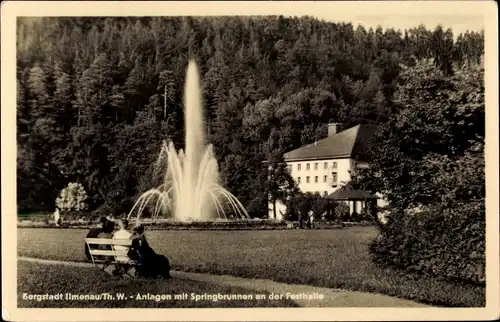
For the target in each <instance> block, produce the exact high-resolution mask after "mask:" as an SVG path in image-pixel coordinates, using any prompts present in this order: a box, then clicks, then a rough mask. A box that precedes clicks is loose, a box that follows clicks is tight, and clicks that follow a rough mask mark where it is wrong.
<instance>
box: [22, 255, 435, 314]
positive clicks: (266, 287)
mask: <svg viewBox="0 0 500 322" xmlns="http://www.w3.org/2000/svg"><path fill="white" fill-rule="evenodd" d="M18 260H21V261H27V262H36V263H39V264H48V265H66V266H73V267H92V264H91V263H84V262H66V261H55V260H47V259H39V258H32V257H21V256H20V257H18ZM171 275H172V277H174V278H179V279H186V280H192V281H201V282H208V283H213V284H219V285H226V286H231V287H241V288H245V289H249V290H252V291H253V292H268V293H274V294H275V295H276V296H282V297H283V298H287V296H288V299H291V300H293V301H294V302H296V303H297V304H299V305H300V306H303V307H430V306H428V305H425V304H421V303H417V302H414V301H410V300H403V299H399V298H395V297H391V296H387V295H382V294H375V293H365V292H353V291H346V290H340V289H331V288H324V287H315V286H309V285H296V284H285V283H278V282H274V281H271V280H267V279H249V278H242V277H234V276H229V275H212V274H200V273H188V272H179V271H172V272H171Z"/></svg>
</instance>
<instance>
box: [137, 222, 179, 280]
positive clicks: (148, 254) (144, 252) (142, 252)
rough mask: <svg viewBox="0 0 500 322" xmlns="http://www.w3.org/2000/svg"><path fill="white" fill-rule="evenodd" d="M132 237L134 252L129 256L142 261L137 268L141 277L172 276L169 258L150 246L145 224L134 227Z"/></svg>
mask: <svg viewBox="0 0 500 322" xmlns="http://www.w3.org/2000/svg"><path fill="white" fill-rule="evenodd" d="M131 238H132V247H131V250H132V252H131V253H130V254H129V256H130V257H131V258H132V259H135V260H138V261H139V262H140V263H141V265H140V266H139V267H137V268H136V270H137V275H138V276H141V277H152V278H156V277H158V276H162V277H164V278H170V262H169V260H168V258H167V257H166V256H163V255H160V254H157V253H156V252H155V251H154V250H153V249H152V248H151V246H149V243H148V241H147V240H146V236H144V226H143V225H138V226H136V227H135V228H134V231H133V233H132V237H131ZM134 257H135V258H134Z"/></svg>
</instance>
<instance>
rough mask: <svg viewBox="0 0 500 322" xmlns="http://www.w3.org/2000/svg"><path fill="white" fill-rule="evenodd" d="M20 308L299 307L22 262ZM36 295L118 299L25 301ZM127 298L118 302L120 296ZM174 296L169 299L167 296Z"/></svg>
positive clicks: (210, 287) (176, 282)
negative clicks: (147, 296)
mask: <svg viewBox="0 0 500 322" xmlns="http://www.w3.org/2000/svg"><path fill="white" fill-rule="evenodd" d="M17 291H18V306H19V307H37V308H42V307H44V308H47V307H52V308H70V307H72V308H76V307H79V308H84V307H91V308H141V307H145V308H146V307H147V308H167V307H177V308H182V307H185V308H193V307H202V308H206V307H222V308H225V307H297V306H298V305H297V304H295V303H294V302H292V301H288V300H267V299H266V300H256V299H254V300H218V301H214V300H203V299H200V300H198V301H194V300H190V294H191V293H194V294H196V295H198V296H202V295H203V294H217V293H220V294H224V295H229V294H240V295H241V294H247V295H252V296H253V297H254V298H255V296H256V295H255V292H252V291H249V290H245V289H239V288H229V287H223V286H218V285H214V284H208V283H202V282H193V281H186V280H180V279H175V278H173V279H168V280H163V279H162V280H147V279H140V278H137V279H119V278H112V277H110V276H109V275H108V274H107V273H104V272H101V271H98V270H96V269H95V268H82V267H67V266H60V265H43V264H36V263H28V262H22V261H21V262H19V263H18V286H17ZM23 293H25V296H27V295H33V294H39V295H43V294H52V295H54V294H62V298H63V299H64V298H65V297H66V294H67V293H71V294H73V295H78V296H82V295H87V296H90V295H96V294H101V293H106V294H109V295H111V296H114V297H115V299H113V300H111V299H109V298H106V299H101V300H57V299H53V300H41V301H37V300H33V299H31V300H30V299H23ZM148 293H149V294H154V295H164V298H163V299H161V298H160V299H158V300H155V299H138V298H137V294H141V296H142V295H145V294H148ZM183 293H187V294H188V297H187V299H175V294H183ZM117 294H123V295H124V296H127V297H128V298H127V299H122V300H116V299H117V298H118V297H119V296H120V295H117ZM168 295H170V296H171V298H170V299H169V298H168V297H167V296H168Z"/></svg>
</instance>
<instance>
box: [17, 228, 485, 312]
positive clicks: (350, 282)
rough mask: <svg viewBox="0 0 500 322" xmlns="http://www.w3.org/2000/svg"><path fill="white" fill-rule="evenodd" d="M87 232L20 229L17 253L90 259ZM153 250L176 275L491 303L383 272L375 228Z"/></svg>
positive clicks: (218, 236)
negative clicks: (372, 249)
mask: <svg viewBox="0 0 500 322" xmlns="http://www.w3.org/2000/svg"><path fill="white" fill-rule="evenodd" d="M85 234H86V231H85V230H78V229H67V230H66V229H31V228H20V229H18V254H19V255H21V256H32V257H40V258H47V259H58V260H71V261H78V260H84V257H83V256H84V255H83V249H84V248H83V247H84V246H83V239H84V236H85ZM147 236H148V239H149V241H150V243H151V245H152V246H153V247H154V248H155V249H156V250H157V252H159V253H161V254H164V255H167V256H168V257H169V259H170V261H171V263H172V267H173V269H176V270H183V271H190V272H205V273H214V274H229V275H234V276H241V277H250V278H268V279H272V280H275V281H278V282H288V283H297V284H310V285H315V286H322V287H332V288H344V289H349V290H354V291H366V292H377V293H382V294H387V295H392V296H397V297H400V298H404V299H410V300H415V301H419V302H422V303H427V304H434V305H440V306H454V307H461V306H462V307H480V306H484V305H485V288H484V287H481V286H470V285H458V284H455V283H451V282H447V281H443V280H438V279H430V278H423V277H418V276H414V275H408V274H405V273H403V272H401V271H397V270H392V269H385V268H381V267H378V266H376V265H375V264H374V263H372V261H371V256H370V254H369V252H368V243H369V242H370V240H371V239H372V238H373V237H375V236H376V228H375V227H353V228H348V229H339V230H270V231H149V232H147Z"/></svg>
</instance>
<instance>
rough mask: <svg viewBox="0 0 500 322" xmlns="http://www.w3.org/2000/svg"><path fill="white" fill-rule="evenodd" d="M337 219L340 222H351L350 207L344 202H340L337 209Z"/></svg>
mask: <svg viewBox="0 0 500 322" xmlns="http://www.w3.org/2000/svg"><path fill="white" fill-rule="evenodd" d="M335 218H336V219H337V220H340V221H349V220H350V216H349V206H348V205H346V204H345V203H344V202H339V203H338V204H337V206H336V207H335Z"/></svg>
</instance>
